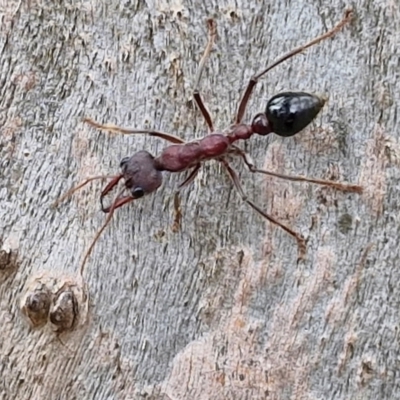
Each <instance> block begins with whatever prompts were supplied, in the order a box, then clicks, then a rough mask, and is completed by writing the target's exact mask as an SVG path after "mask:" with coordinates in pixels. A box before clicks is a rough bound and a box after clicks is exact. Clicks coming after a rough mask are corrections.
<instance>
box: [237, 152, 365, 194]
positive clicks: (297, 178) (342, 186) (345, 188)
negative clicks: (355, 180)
mask: <svg viewBox="0 0 400 400" xmlns="http://www.w3.org/2000/svg"><path fill="white" fill-rule="evenodd" d="M232 147H233V153H234V154H238V155H239V156H240V157H242V159H243V161H244V163H245V164H246V166H247V168H248V169H249V170H250V171H251V172H253V173H256V172H258V173H260V174H264V175H268V176H274V177H275V178H281V179H286V180H288V181H293V182H308V183H314V184H317V185H322V186H327V187H331V188H333V189H336V190H340V191H342V192H352V193H362V191H363V188H362V186H359V185H354V184H352V183H344V182H336V181H328V180H325V179H316V178H309V177H308V176H301V175H283V174H278V173H277V172H272V171H267V170H264V169H258V168H256V167H255V166H254V163H253V160H252V159H251V157H250V156H249V155H248V154H247V153H246V152H244V151H243V150H242V149H239V148H238V147H236V146H232Z"/></svg>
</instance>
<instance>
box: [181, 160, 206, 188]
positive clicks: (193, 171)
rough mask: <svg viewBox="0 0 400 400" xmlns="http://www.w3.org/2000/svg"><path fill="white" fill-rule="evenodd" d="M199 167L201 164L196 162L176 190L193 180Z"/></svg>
mask: <svg viewBox="0 0 400 400" xmlns="http://www.w3.org/2000/svg"><path fill="white" fill-rule="evenodd" d="M200 167H201V164H197V165H196V166H195V167H194V168H193V169H192V172H191V173H190V175H189V176H188V177H187V178H186V179H185V180H184V181H183V182H182V183H181V184H180V185H179V186H178V190H180V189H182V188H183V187H185V186H187V185H189V184H190V183H192V182H193V181H194V178H196V176H197V174H198V173H199V169H200Z"/></svg>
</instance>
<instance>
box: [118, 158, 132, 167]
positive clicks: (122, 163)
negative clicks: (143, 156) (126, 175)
mask: <svg viewBox="0 0 400 400" xmlns="http://www.w3.org/2000/svg"><path fill="white" fill-rule="evenodd" d="M129 158H130V157H124V158H123V159H122V160H121V162H120V163H119V167H120V168H122V167H123V166H124V165H125V164H126V163H127V162H128V160H129Z"/></svg>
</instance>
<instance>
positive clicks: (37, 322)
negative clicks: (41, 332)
mask: <svg viewBox="0 0 400 400" xmlns="http://www.w3.org/2000/svg"><path fill="white" fill-rule="evenodd" d="M50 303H51V293H50V290H49V289H48V288H47V286H46V285H44V284H42V283H41V282H37V286H36V287H34V288H31V289H30V290H28V292H27V293H26V294H25V296H24V297H23V299H22V301H21V311H22V313H23V314H24V315H25V317H26V318H28V320H29V322H30V324H31V326H32V327H33V328H40V327H42V326H43V325H45V324H46V323H47V319H48V316H49V310H50Z"/></svg>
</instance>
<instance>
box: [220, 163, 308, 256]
mask: <svg viewBox="0 0 400 400" xmlns="http://www.w3.org/2000/svg"><path fill="white" fill-rule="evenodd" d="M220 161H221V162H222V164H223V165H224V167H225V168H226V170H227V171H228V174H229V177H230V178H231V180H232V182H233V184H234V186H235V189H236V190H237V192H238V193H239V195H240V197H241V198H242V200H243V201H244V202H245V203H247V204H248V205H249V206H250V207H251V208H252V209H253V210H255V211H257V212H258V213H259V214H260V215H261V216H263V217H264V218H265V219H267V220H268V221H269V222H271V223H273V224H274V225H277V226H279V227H280V228H282V229H283V230H284V231H285V232H287V233H288V234H289V235H291V236H293V237H294V238H295V239H296V241H297V246H298V250H299V258H300V259H301V258H304V256H305V253H306V241H305V240H304V238H303V237H302V236H301V235H300V234H299V233H297V232H295V231H294V230H293V229H291V228H289V227H288V226H286V225H284V224H282V223H281V222H279V221H278V220H276V219H275V218H273V217H271V216H270V215H269V214H267V213H265V212H264V211H263V210H261V208H260V207H258V206H257V204H255V203H253V202H252V201H250V200H249V199H248V198H247V195H246V193H245V192H244V190H243V187H242V184H241V183H240V180H239V177H238V175H237V173H236V172H235V171H234V170H233V169H232V167H231V166H230V165H229V163H228V162H227V161H226V160H224V159H221V160H220Z"/></svg>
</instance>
